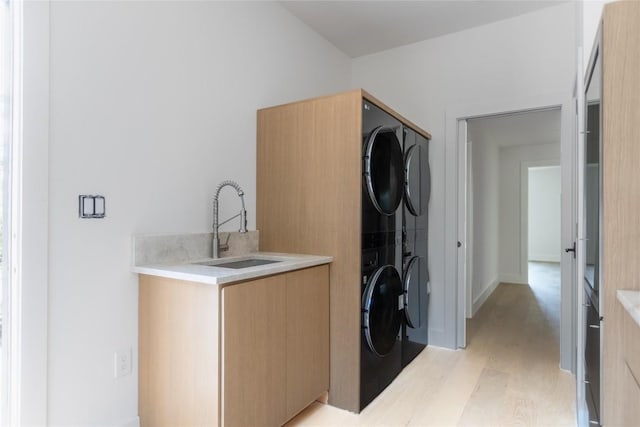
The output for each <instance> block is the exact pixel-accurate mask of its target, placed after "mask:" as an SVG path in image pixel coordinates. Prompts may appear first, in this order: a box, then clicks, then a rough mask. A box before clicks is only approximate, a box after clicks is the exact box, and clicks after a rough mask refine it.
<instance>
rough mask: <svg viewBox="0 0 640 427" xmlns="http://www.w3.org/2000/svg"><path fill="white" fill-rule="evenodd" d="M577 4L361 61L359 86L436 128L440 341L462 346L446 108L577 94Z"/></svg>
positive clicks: (434, 323) (434, 333) (435, 315)
mask: <svg viewBox="0 0 640 427" xmlns="http://www.w3.org/2000/svg"><path fill="white" fill-rule="evenodd" d="M574 8H575V5H574V4H573V3H564V4H561V5H558V6H554V7H550V8H546V9H542V10H540V11H538V12H535V13H530V14H526V15H521V16H518V17H515V18H512V19H508V20H504V21H500V22H497V23H494V24H490V25H486V26H482V27H477V28H473V29H469V30H466V31H461V32H459V33H455V34H451V35H447V36H443V37H439V38H436V39H431V40H427V41H423V42H420V43H415V44H412V45H408V46H404V47H400V48H396V49H392V50H389V51H385V52H381V53H378V54H373V55H369V56H364V57H360V58H357V59H355V60H354V61H353V83H354V86H360V87H363V88H365V89H366V90H369V91H370V92H372V93H373V94H374V95H376V96H377V97H379V98H380V99H382V100H383V101H384V102H386V103H387V104H388V105H390V106H391V107H393V108H395V109H396V110H397V111H399V112H400V113H401V114H403V115H405V116H406V117H407V118H409V119H411V120H413V121H415V122H416V123H417V124H418V125H420V126H422V127H424V128H425V129H427V130H428V131H430V132H431V133H432V135H433V141H432V143H431V144H430V152H429V157H430V162H431V172H432V178H433V187H432V188H433V189H432V195H431V202H430V204H429V215H430V221H429V224H430V229H429V237H430V242H429V253H430V254H431V256H430V272H431V284H432V301H433V302H432V304H431V314H430V318H429V328H430V331H429V332H430V338H429V339H430V342H431V343H432V344H435V345H443V346H448V347H455V346H456V341H455V340H456V326H457V320H456V312H457V310H456V302H457V301H456V299H457V288H456V280H457V273H456V272H457V267H456V253H457V252H456V251H457V248H456V240H458V236H457V232H456V224H457V222H456V221H457V220H456V218H455V216H456V208H455V206H456V188H457V187H456V186H457V175H456V173H457V171H456V169H455V164H456V162H457V160H456V159H457V157H456V156H457V154H456V153H457V149H456V147H455V139H456V138H455V137H454V138H453V139H450V141H451V143H450V145H449V146H446V145H445V137H446V133H445V129H446V120H447V117H446V112H447V111H451V110H455V109H459V108H461V107H462V106H473V105H486V104H487V103H492V104H493V105H505V104H508V105H512V104H528V103H529V101H531V102H534V103H535V102H536V101H537V100H539V99H542V98H545V99H550V98H553V99H566V98H569V97H570V96H571V89H572V87H573V83H574V80H575V40H574V39H575V37H576V30H575V28H576V27H575V20H576V13H575V10H574ZM532 107H535V105H532ZM480 113H481V114H482V111H481V112H480ZM454 129H456V128H454ZM445 164H446V165H448V166H447V167H446V168H445ZM445 187H447V191H446V193H445Z"/></svg>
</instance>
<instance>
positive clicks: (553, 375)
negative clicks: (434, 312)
mask: <svg viewBox="0 0 640 427" xmlns="http://www.w3.org/2000/svg"><path fill="white" fill-rule="evenodd" d="M531 264H534V265H531V266H530V268H531V269H532V270H530V278H531V280H530V281H531V282H532V286H531V287H530V286H526V285H516V284H508V283H501V284H500V285H499V286H498V287H497V288H496V290H495V292H494V293H493V294H492V295H491V296H490V297H489V299H488V300H487V301H486V303H485V304H484V305H483V306H482V308H481V309H480V310H479V311H478V313H477V314H476V316H475V317H474V318H473V319H471V320H469V321H468V323H467V342H468V346H467V349H466V350H459V351H451V350H445V349H442V348H435V347H428V348H427V349H426V350H425V351H423V352H422V353H421V354H420V355H419V356H418V357H417V358H416V360H414V362H413V363H412V364H410V365H409V366H408V367H407V368H405V370H404V371H403V372H402V373H401V374H400V375H399V376H398V378H397V379H396V380H395V381H394V383H393V384H391V385H390V386H389V387H388V388H387V389H386V390H385V391H384V392H383V393H382V394H381V395H380V396H378V398H377V399H376V400H374V401H373V402H372V403H371V404H370V405H369V406H368V407H367V408H365V410H364V411H362V413H361V414H360V415H355V414H352V413H349V412H346V411H343V410H340V409H336V408H333V407H330V406H327V405H322V404H319V403H314V404H313V405H312V406H311V407H309V408H307V410H305V411H304V412H302V413H301V414H300V415H298V417H296V418H295V419H294V420H293V421H291V422H290V423H289V424H288V425H290V426H355V425H361V426H372V425H378V426H405V425H408V426H453V425H459V426H475V425H486V426H498V425H514V424H517V425H526V426H549V425H553V426H560V425H563V426H575V425H576V411H575V382H574V378H573V375H571V374H570V373H568V372H564V371H561V370H560V369H559V367H558V366H559V342H558V334H559V304H560V293H559V273H558V274H557V275H556V273H555V270H554V267H555V266H554V265H553V264H551V265H547V264H546V263H531ZM558 271H559V270H558ZM554 277H555V278H556V279H557V280H555V279H554Z"/></svg>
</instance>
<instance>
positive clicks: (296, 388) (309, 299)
mask: <svg viewBox="0 0 640 427" xmlns="http://www.w3.org/2000/svg"><path fill="white" fill-rule="evenodd" d="M285 278H286V284H287V327H286V328H287V329H286V331H287V400H286V403H287V405H286V406H287V419H289V418H291V417H293V416H294V415H296V414H297V413H298V412H299V411H301V410H302V409H304V408H305V407H306V406H307V405H309V404H310V403H311V402H313V401H314V400H316V399H317V398H318V397H319V396H320V395H322V393H324V392H325V391H327V390H328V389H329V267H328V266H326V265H324V266H320V267H314V268H309V269H306V270H299V271H294V272H292V273H288V274H286V275H285Z"/></svg>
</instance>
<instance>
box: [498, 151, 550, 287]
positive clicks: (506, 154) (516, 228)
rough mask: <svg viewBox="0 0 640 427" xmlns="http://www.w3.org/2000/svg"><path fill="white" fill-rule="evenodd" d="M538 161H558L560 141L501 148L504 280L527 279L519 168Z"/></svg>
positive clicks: (501, 237) (501, 218) (501, 221)
mask: <svg viewBox="0 0 640 427" xmlns="http://www.w3.org/2000/svg"><path fill="white" fill-rule="evenodd" d="M540 161H548V162H550V163H551V164H560V144H558V143H556V144H540V145H524V146H516V147H504V148H501V149H500V227H501V228H500V275H501V279H500V280H501V281H503V282H513V283H527V281H528V280H527V278H528V264H527V258H526V257H525V256H524V254H523V250H526V248H527V246H526V244H525V243H526V241H523V240H524V239H526V237H527V228H526V223H525V224H524V225H523V222H522V218H523V215H522V213H523V211H522V207H523V203H522V196H523V193H522V178H523V177H522V170H523V165H524V167H525V170H526V163H532V162H540ZM525 179H526V175H525ZM525 188H526V187H525ZM525 206H526V204H525Z"/></svg>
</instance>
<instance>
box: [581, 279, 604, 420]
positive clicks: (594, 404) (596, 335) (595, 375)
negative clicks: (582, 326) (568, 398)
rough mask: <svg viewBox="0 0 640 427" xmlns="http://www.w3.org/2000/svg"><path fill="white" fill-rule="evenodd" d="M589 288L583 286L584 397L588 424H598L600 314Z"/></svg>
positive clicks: (588, 286) (592, 292)
mask: <svg viewBox="0 0 640 427" xmlns="http://www.w3.org/2000/svg"><path fill="white" fill-rule="evenodd" d="M594 296H595V293H594V291H593V290H592V288H591V286H590V285H589V284H588V283H587V284H585V299H584V300H585V304H586V305H587V307H586V310H587V313H586V316H585V318H586V331H585V349H584V364H585V366H584V368H585V369H584V371H585V384H586V387H585V397H586V399H587V407H588V409H589V422H590V424H595V423H596V422H597V423H598V425H599V424H600V314H599V312H598V301H597V300H596V299H594V298H593V297H594Z"/></svg>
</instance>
